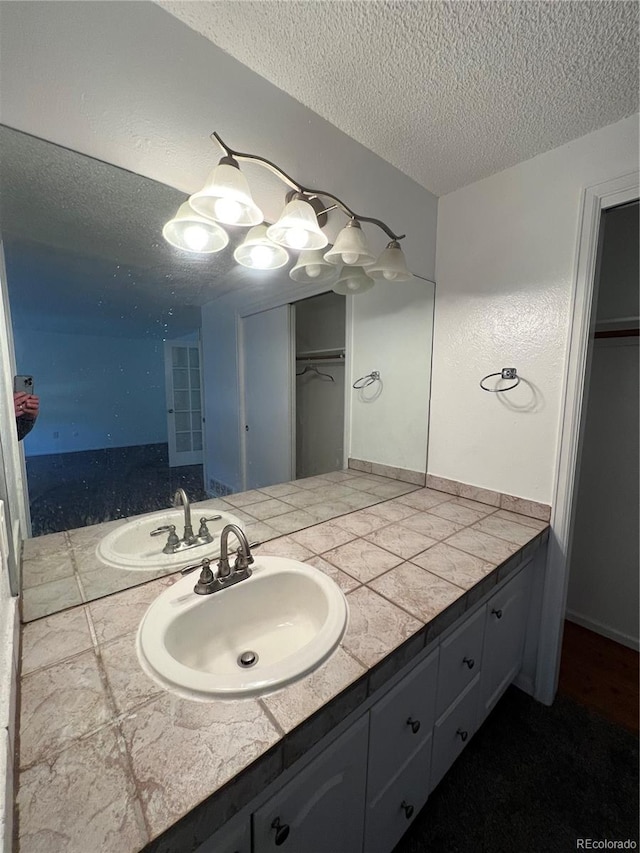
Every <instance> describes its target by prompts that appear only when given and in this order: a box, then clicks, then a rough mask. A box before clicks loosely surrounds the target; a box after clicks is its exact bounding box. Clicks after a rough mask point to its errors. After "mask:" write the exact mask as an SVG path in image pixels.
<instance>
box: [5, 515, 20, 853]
mask: <svg viewBox="0 0 640 853" xmlns="http://www.w3.org/2000/svg"><path fill="white" fill-rule="evenodd" d="M7 556H8V537H7V530H6V527H5V518H4V504H3V502H2V501H0V851H3V853H9V851H11V850H12V849H13V845H12V834H13V802H14V798H13V785H14V766H13V756H14V744H15V733H16V696H17V683H18V631H19V625H20V620H19V616H18V599H17V598H12V597H11V594H10V592H9V577H8V566H7Z"/></svg>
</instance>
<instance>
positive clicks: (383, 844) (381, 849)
mask: <svg viewBox="0 0 640 853" xmlns="http://www.w3.org/2000/svg"><path fill="white" fill-rule="evenodd" d="M430 761H431V735H429V737H428V738H427V739H426V740H425V741H423V743H422V746H421V747H420V749H419V750H418V751H417V752H416V753H415V755H413V757H412V758H410V759H409V761H408V762H407V764H406V765H405V766H404V767H403V768H402V770H401V771H400V773H398V775H397V776H396V778H395V779H394V780H393V781H392V782H391V783H390V784H389V785H388V786H387V787H386V788H385V789H384V791H382V793H381V794H379V796H378V797H377V799H375V800H373V802H370V803H369V804H368V805H367V824H366V829H365V846H364V849H365V853H391V851H392V850H393V848H394V847H395V845H396V844H397V843H398V841H399V840H400V839H401V838H402V836H403V835H404V833H405V832H406V831H407V829H408V828H409V826H410V825H411V823H412V822H413V820H414V818H415V817H416V815H417V814H418V812H419V811H420V809H421V808H422V806H423V805H424V804H425V803H426V801H427V796H428V794H429V764H430Z"/></svg>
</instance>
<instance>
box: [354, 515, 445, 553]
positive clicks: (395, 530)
mask: <svg viewBox="0 0 640 853" xmlns="http://www.w3.org/2000/svg"><path fill="white" fill-rule="evenodd" d="M364 538H365V539H367V540H368V541H369V542H373V544H374V545H379V546H380V548H385V549H386V550H387V551H391V553H392V554H397V555H398V556H399V557H402V558H403V559H404V560H408V559H409V558H410V557H414V556H415V555H416V554H419V553H420V552H421V551H426V550H427V548H430V547H431V546H432V545H435V542H436V540H435V539H431V537H429V536H423V535H422V533H416V531H415V530H411V529H410V528H409V527H403V526H402V525H401V524H389V525H387V527H381V528H380V530H374V531H373V532H372V533H368V534H367V535H366V536H365V537H364Z"/></svg>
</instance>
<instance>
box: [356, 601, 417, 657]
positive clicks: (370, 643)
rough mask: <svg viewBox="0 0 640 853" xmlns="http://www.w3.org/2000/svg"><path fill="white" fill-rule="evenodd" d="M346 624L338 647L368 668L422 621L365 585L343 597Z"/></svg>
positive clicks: (411, 632) (399, 643)
mask: <svg viewBox="0 0 640 853" xmlns="http://www.w3.org/2000/svg"><path fill="white" fill-rule="evenodd" d="M347 602H348V604H349V625H348V627H347V633H346V634H345V636H344V638H343V640H342V646H343V647H344V648H345V649H346V650H347V651H348V652H349V654H352V655H353V656H354V657H355V658H357V660H358V661H360V662H361V663H362V664H364V666H368V667H371V666H373V665H374V664H376V663H378V661H380V660H382V659H383V658H384V657H386V656H387V655H388V654H389V653H390V652H392V651H393V650H394V649H396V648H397V647H398V646H400V645H402V643H403V642H404V641H405V640H407V639H408V638H409V637H411V636H412V635H413V634H415V632H416V631H419V630H420V628H421V627H422V623H421V622H419V621H418V620H417V619H414V618H413V617H412V616H409V614H408V613H405V611H404V610H401V609H400V608H399V607H396V606H395V605H393V604H391V603H390V602H389V601H387V600H386V599H384V598H382V597H381V596H379V595H377V594H376V593H375V592H373V590H370V589H368V588H367V587H365V586H361V587H358V589H355V590H354V591H353V592H350V593H349V595H348V596H347Z"/></svg>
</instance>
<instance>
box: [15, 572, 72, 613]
mask: <svg viewBox="0 0 640 853" xmlns="http://www.w3.org/2000/svg"><path fill="white" fill-rule="evenodd" d="M81 603H82V596H81V594H80V587H79V586H78V583H77V581H76V577H75V576H72V577H69V578H61V579H60V580H58V581H52V582H51V583H43V584H40V586H34V587H31V588H30V589H25V590H24V591H23V593H22V618H23V621H25V622H31V621H32V620H33V619H40V618H41V617H42V616H49V615H50V614H51V613H57V612H58V611H59V610H64V609H65V608H67V607H73V606H74V605H76V604H81Z"/></svg>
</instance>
